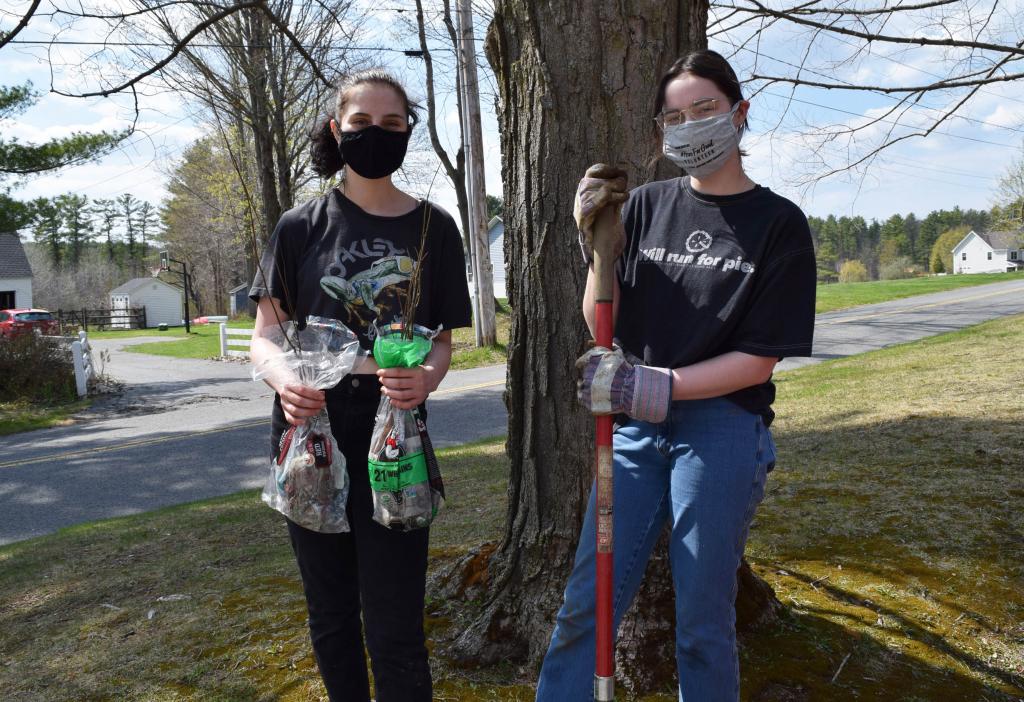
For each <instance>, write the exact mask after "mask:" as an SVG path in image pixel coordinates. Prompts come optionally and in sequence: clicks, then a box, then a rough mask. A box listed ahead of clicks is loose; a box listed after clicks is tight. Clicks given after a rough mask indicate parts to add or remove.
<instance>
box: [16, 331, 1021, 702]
mask: <svg viewBox="0 0 1024 702" xmlns="http://www.w3.org/2000/svg"><path fill="white" fill-rule="evenodd" d="M1022 346H1024V317H1015V318H1011V319H1005V320H1000V321H996V322H991V323H987V324H984V325H980V326H978V327H975V328H972V329H969V330H965V331H963V332H958V333H955V334H949V335H945V336H942V337H936V338H932V339H928V340H925V341H921V342H916V343H914V344H908V345H906V346H903V347H896V348H892V349H887V350H884V351H880V352H876V353H871V354H866V355H864V356H861V357H856V358H850V359H844V360H840V361H834V362H830V363H826V364H822V365H819V366H814V367H810V368H805V369H802V370H799V371H794V372H790V373H784V374H781V375H780V376H779V377H778V382H779V401H778V403H777V406H776V409H777V411H778V414H779V419H778V420H777V423H776V425H775V426H774V427H773V430H774V432H775V436H776V441H777V444H778V449H779V451H778V453H779V463H778V468H777V469H776V471H775V472H773V473H772V474H771V477H770V480H769V486H768V495H767V497H766V500H765V503H764V504H763V505H762V506H761V509H760V510H759V512H758V515H757V518H756V521H755V524H754V527H753V529H752V532H751V537H750V542H749V545H748V549H747V553H748V557H749V559H750V561H751V563H752V565H753V567H754V569H755V570H756V571H757V572H758V573H759V574H760V575H761V576H762V577H764V578H765V579H766V580H768V582H770V583H771V584H772V586H773V587H774V588H775V590H776V592H777V594H778V596H779V598H780V600H781V601H782V602H783V603H784V604H785V605H786V607H787V612H786V614H785V616H784V617H783V619H782V620H781V622H780V623H779V625H778V626H776V627H774V628H772V629H770V630H768V631H762V632H759V633H757V634H756V635H750V636H747V637H746V638H745V639H744V640H742V641H741V668H742V676H743V682H742V699H743V700H745V701H747V702H769V701H774V700H778V701H791V702H803V701H808V702H810V701H816V700H828V701H833V700H834V701H837V702H843V701H846V700H851V701H852V700H872V701H873V700H885V701H886V702H888V701H890V700H902V701H906V702H912V701H915V700H918V701H919V700H934V701H936V702H938V701H941V702H946V701H947V700H949V701H952V700H957V701H960V700H970V701H979V702H981V701H983V700H988V701H989V702H996V701H997V700H998V701H1000V702H1010V700H1017V699H1019V698H1021V697H1024V624H1022V622H1024V595H1022V593H1024V516H1022V513H1021V510H1020V509H1019V505H1020V502H1021V498H1022V497H1024V478H1022V474H1021V468H1022V467H1024V440H1022V434H1021V432H1022V427H1024V394H1022V393H1021V392H1020V388H1021V387H1024V368H1022V366H1021V364H1020V363H1019V360H1017V359H1019V349H1020V348H1021V347H1022ZM442 460H443V464H444V466H445V470H446V481H447V483H448V486H449V494H450V496H451V498H450V500H449V502H448V505H447V508H446V509H447V511H446V513H445V515H444V516H443V518H442V519H440V520H439V521H438V522H437V524H436V527H435V528H434V529H433V530H432V553H433V555H434V558H435V567H444V566H445V565H446V564H447V563H450V561H451V558H453V557H454V556H456V555H458V554H461V553H464V552H465V551H466V550H467V549H469V548H471V547H473V546H476V545H478V544H480V543H481V542H483V541H488V540H494V539H496V538H499V537H500V534H501V528H502V520H503V518H504V505H503V502H502V498H503V495H504V489H505V483H506V480H505V475H506V473H505V464H504V451H503V441H502V440H492V441H489V442H482V443H478V444H475V445H470V446H465V447H459V448H457V449H450V450H447V451H444V452H442ZM474 494H487V495H489V496H490V497H491V499H490V500H488V501H487V502H486V503H485V504H481V503H480V501H479V500H474V499H471V498H470V495H474ZM176 595H177V596H183V597H175V596H176ZM161 598H163V599H161ZM447 624H448V622H447V621H446V620H444V619H438V618H431V619H430V620H428V632H429V633H430V635H432V636H433V635H435V634H438V635H440V634H443V633H444V629H445V627H446V626H447ZM434 665H435V679H436V680H437V694H436V699H438V700H466V701H467V702H469V701H476V700H529V699H532V691H531V688H530V683H532V681H533V677H534V675H533V671H522V670H519V669H517V668H515V667H513V666H505V667H501V668H497V669H493V670H489V671H478V672H474V673H469V672H466V671H462V670H457V669H454V668H451V667H450V666H448V665H447V663H446V662H445V661H444V660H443V659H441V658H439V657H435V660H434ZM0 689H2V690H4V697H5V699H14V700H32V701H34V700H46V701H49V700H159V701H165V700H166V701H170V700H210V701H213V700H218V701H228V700H238V701H241V700H245V701H246V702H251V701H253V700H268V701H269V700H279V701H282V702H293V701H300V700H302V701H306V700H322V699H325V697H324V694H323V688H322V686H321V684H320V682H319V680H318V679H317V675H316V671H315V666H314V663H313V659H312V656H311V653H310V648H309V641H308V635H307V633H306V631H305V609H304V602H303V598H302V592H301V587H300V585H299V582H298V579H297V575H296V572H295V566H294V563H293V561H292V556H291V552H290V550H289V547H288V543H287V538H286V534H285V531H284V529H283V528H282V525H281V522H280V520H279V518H278V517H277V516H276V515H275V514H274V513H272V512H271V511H270V510H268V509H266V508H264V507H261V506H259V505H258V504H257V498H256V495H255V493H253V492H246V493H242V494H239V495H234V496H230V497H226V498H221V499H216V500H210V501H206V502H201V503H195V504H190V505H183V506H180V507H175V508H171V509H166V510H161V511H158V512H154V513H149V514H144V515H138V516H132V517H126V518H122V519H116V520H109V521H104V522H97V523H91V524H85V525H81V526H78V527H74V528H71V529H67V530H64V531H62V532H60V533H58V534H55V535H51V536H47V537H43V538H39V539H34V540H32V541H26V542H22V543H18V544H13V545H10V546H6V547H2V548H0ZM645 699H646V700H648V702H654V701H655V700H664V701H666V702H667V701H668V700H672V699H674V696H673V695H671V694H661V695H658V694H655V695H651V696H648V697H647V698H645Z"/></svg>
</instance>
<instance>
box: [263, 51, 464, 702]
mask: <svg viewBox="0 0 1024 702" xmlns="http://www.w3.org/2000/svg"><path fill="white" fill-rule="evenodd" d="M414 125H415V112H414V106H413V105H412V104H411V103H410V101H409V99H408V97H407V96H406V92H405V90H404V89H403V88H402V86H401V85H400V84H399V83H398V82H397V81H396V80H395V79H394V78H393V77H391V76H390V75H389V74H387V73H384V72H382V71H369V72H364V73H360V74H357V75H355V76H353V77H351V78H349V79H347V80H345V81H344V82H343V83H342V85H341V87H340V88H339V90H338V94H337V98H336V105H335V111H334V115H333V118H326V119H324V121H323V122H322V124H321V125H320V127H319V128H318V129H317V130H316V131H315V132H314V134H313V145H312V157H313V158H312V160H313V166H314V169H315V170H316V171H317V172H318V173H319V174H320V175H321V176H324V177H329V176H331V175H333V174H335V173H336V172H338V171H339V170H340V169H342V168H344V169H345V170H344V179H343V182H342V185H341V186H340V192H339V191H332V192H331V193H328V194H327V195H325V196H323V197H321V198H318V199H316V200H313V201H311V202H309V203H306V204H304V205H300V206H299V207H296V208H294V209H292V210H290V211H289V212H287V213H285V215H283V216H282V217H281V221H280V222H279V223H278V225H277V229H276V231H275V233H274V236H273V237H272V238H271V241H270V243H269V244H268V246H267V250H266V252H265V254H264V257H263V260H262V262H261V271H260V273H259V274H258V275H257V277H256V281H255V282H254V284H253V288H252V290H251V291H250V296H251V297H252V298H253V299H255V300H257V302H258V311H257V314H256V324H255V332H254V335H253V346H252V360H253V363H259V362H260V361H261V360H262V359H264V358H266V357H267V356H268V355H269V354H272V353H275V352H277V351H278V349H277V347H276V346H274V345H273V344H272V343H271V342H270V341H268V340H267V339H264V338H262V335H261V332H262V331H263V330H264V329H267V328H269V327H273V326H275V325H277V324H278V323H279V322H280V321H284V320H288V319H291V318H293V317H294V318H295V319H296V320H297V321H302V320H304V319H305V315H306V314H310V313H312V314H318V315H321V316H328V317H333V318H335V319H339V320H341V321H342V322H344V323H345V324H346V325H348V326H349V327H350V328H352V330H353V331H355V332H356V333H357V334H358V335H359V336H360V338H361V339H362V340H363V342H364V344H366V343H368V335H369V334H370V333H372V332H370V329H369V328H368V324H369V323H370V322H372V321H373V320H374V319H380V320H381V321H383V322H387V321H390V319H389V317H390V316H393V314H394V313H395V311H396V310H397V309H398V306H397V305H396V304H395V299H396V296H397V295H396V291H397V290H400V289H402V288H403V287H405V288H407V287H408V277H409V273H410V272H411V265H412V261H413V260H414V259H415V257H416V249H417V248H418V243H419V240H420V233H421V230H422V227H424V226H427V225H429V227H430V230H431V231H430V236H429V237H428V254H429V255H428V256H427V264H425V265H426V266H427V268H426V270H427V272H426V273H425V275H424V277H423V285H424V293H423V296H422V298H421V301H420V305H419V307H418V308H417V322H420V323H423V324H431V325H433V326H437V325H443V327H444V331H442V332H441V333H440V335H438V336H437V337H436V338H435V339H434V343H433V349H432V351H431V352H430V354H429V355H428V357H427V358H426V360H425V361H424V363H423V364H422V365H421V366H419V367H416V368H409V369H403V368H391V369H378V368H377V366H376V364H375V363H374V362H373V360H372V358H367V359H365V360H364V361H363V363H362V365H361V366H360V367H359V368H357V369H356V370H355V371H354V373H353V375H350V376H348V377H346V378H345V379H344V380H343V381H342V382H341V383H340V384H339V385H338V387H336V388H332V389H330V390H327V391H320V390H314V389H312V388H308V387H304V386H303V385H301V384H299V383H297V382H295V381H294V380H289V379H287V378H275V379H270V380H268V381H267V382H268V384H269V385H270V386H271V387H272V388H273V389H274V391H275V393H276V395H275V402H274V422H273V437H272V441H271V443H272V445H273V446H274V447H276V445H277V444H276V442H277V439H278V437H280V435H281V432H282V431H283V430H284V428H285V427H286V426H287V424H293V425H301V424H303V423H304V422H305V421H307V420H308V419H309V418H311V417H314V416H315V415H317V414H318V413H319V412H320V411H321V409H322V408H323V407H325V406H326V407H327V411H328V415H329V417H330V422H331V429H332V432H333V434H334V436H335V438H336V439H337V442H338V445H339V448H340V449H341V451H342V453H343V454H344V455H345V458H346V461H347V469H348V474H349V481H350V482H349V498H348V509H347V512H348V521H349V525H350V528H351V532H348V533H342V534H325V533H318V532H314V531H310V530H308V529H305V528H303V527H301V526H298V525H296V524H295V523H293V522H291V521H288V532H289V536H290V539H291V544H292V548H293V550H294V552H295V557H296V560H297V561H298V566H299V571H300V573H301V576H302V584H303V589H304V590H305V595H306V603H307V606H308V610H309V629H310V635H311V638H312V643H313V651H314V654H315V656H316V661H317V665H318V667H319V669H320V673H321V676H322V677H323V680H324V684H325V686H326V688H327V692H328V694H329V696H330V699H331V700H333V701H335V702H340V701H342V700H345V701H346V702H348V701H350V700H351V701H353V702H368V700H369V699H370V690H369V682H368V675H367V670H366V660H365V655H364V638H363V628H364V625H365V632H366V636H365V650H368V651H369V654H370V663H371V665H372V667H373V673H374V681H375V689H376V699H377V700H378V701H379V702H427V701H428V700H430V699H431V697H432V690H431V679H430V666H429V663H428V660H427V649H426V646H425V638H424V632H423V604H424V590H425V581H426V568H427V543H428V533H429V530H428V529H418V530H415V531H409V532H401V531H394V530H391V529H388V528H386V527H384V526H381V525H380V524H378V523H376V522H374V521H373V520H372V513H373V508H372V500H371V494H370V486H369V480H368V475H367V464H366V459H367V453H368V451H369V444H370V436H371V432H372V429H373V423H374V416H375V412H376V409H377V404H378V401H379V400H380V396H381V394H384V395H387V396H388V397H389V398H391V400H392V403H393V404H394V405H395V406H396V407H399V408H402V409H409V408H413V407H416V406H419V405H421V404H422V403H423V402H424V401H425V400H426V398H427V396H428V395H430V393H431V392H432V391H433V390H435V389H436V388H437V386H438V384H440V382H441V380H442V378H444V376H445V373H447V371H448V366H449V362H450V360H451V331H450V330H451V329H452V328H455V327H460V326H467V325H468V324H469V321H470V316H469V295H468V289H467V285H466V278H465V268H464V262H463V261H464V259H463V255H462V246H461V241H460V240H459V235H458V231H457V230H456V229H455V227H454V222H453V221H452V220H451V218H450V217H448V216H447V215H446V214H445V213H444V212H443V211H441V210H439V209H438V208H435V207H434V206H433V205H431V204H430V203H426V202H421V201H418V200H416V199H415V198H413V197H411V196H410V195H408V194H406V193H404V192H402V191H401V190H399V189H398V188H396V187H395V185H394V184H393V183H392V180H391V174H392V173H393V172H394V171H396V170H397V169H398V168H399V167H400V166H401V164H402V161H403V159H404V157H405V153H406V146H407V144H408V141H409V136H410V132H411V130H412V127H413V126H414ZM428 215H429V217H428Z"/></svg>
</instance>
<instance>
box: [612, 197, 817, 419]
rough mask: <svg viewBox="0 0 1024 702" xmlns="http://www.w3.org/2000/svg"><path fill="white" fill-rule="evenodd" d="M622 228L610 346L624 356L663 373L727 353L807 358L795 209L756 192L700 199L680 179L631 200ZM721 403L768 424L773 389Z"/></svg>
mask: <svg viewBox="0 0 1024 702" xmlns="http://www.w3.org/2000/svg"><path fill="white" fill-rule="evenodd" d="M623 220H624V222H625V227H626V236H627V246H626V250H625V252H624V253H623V255H622V258H621V259H620V260H619V262H618V267H617V274H618V278H619V284H620V286H621V296H620V298H619V312H618V317H617V319H616V326H615V338H616V342H617V343H618V344H619V345H620V346H622V348H624V349H625V350H626V351H628V352H629V353H631V354H632V355H634V356H636V357H638V358H640V359H642V360H643V362H644V363H645V364H647V365H652V366H659V367H667V368H678V367H680V366H687V365H690V364H693V363H697V362H699V361H703V360H706V359H708V358H712V357H714V356H719V355H721V354H723V353H727V352H729V351H742V352H744V353H749V354H752V355H755V356H771V357H777V358H783V357H785V356H809V355H811V341H812V337H813V334H814V296H815V284H816V270H815V262H814V248H813V245H812V243H811V234H810V230H809V228H808V226H807V219H806V217H804V214H803V212H801V211H800V208H798V207H797V206H796V205H794V204H793V203H792V202H790V201H789V200H787V199H786V198H784V197H781V196H780V195H777V194H775V193H773V192H772V191H771V190H769V189H767V188H763V187H761V186H757V187H755V188H754V189H753V190H749V191H747V192H745V193H740V194H738V195H727V196H713V195H705V194H703V193H697V192H695V191H694V190H693V189H692V188H691V187H690V184H689V178H687V177H683V178H674V179H671V180H665V181H659V182H655V183H649V184H647V185H644V186H641V187H639V188H637V189H636V190H634V191H633V192H632V193H630V197H629V200H628V202H627V203H626V206H625V207H624V209H623ZM728 398H729V399H730V400H732V401H734V402H736V404H738V405H740V406H741V407H743V408H745V409H747V410H749V411H751V412H756V413H759V414H761V415H762V416H763V417H764V419H765V423H766V424H770V423H771V421H772V419H773V417H774V413H773V412H772V410H771V404H772V402H773V401H774V400H775V386H774V384H773V383H772V382H771V381H768V382H766V383H764V384H762V385H758V386H754V387H750V388H744V389H743V390H739V391H737V392H734V393H731V394H730V395H728Z"/></svg>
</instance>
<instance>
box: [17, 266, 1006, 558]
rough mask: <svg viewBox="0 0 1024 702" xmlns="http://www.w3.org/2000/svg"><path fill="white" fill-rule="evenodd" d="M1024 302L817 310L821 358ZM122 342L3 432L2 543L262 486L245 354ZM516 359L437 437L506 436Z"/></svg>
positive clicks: (939, 301)
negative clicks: (93, 380)
mask: <svg viewBox="0 0 1024 702" xmlns="http://www.w3.org/2000/svg"><path fill="white" fill-rule="evenodd" d="M1022 313H1024V278H1022V279H1021V280H1018V281H1010V282H1005V283H997V284H993V285H985V286H979V287H975V288H968V289H961V290H956V291H950V292H943V293H935V294H931V295H922V296H918V297H912V298H907V299H904V300H896V301H892V302H885V303H881V304H877V305H869V306H865V307H858V308H853V309H849V310H844V311H840V312H830V313H827V314H822V315H819V316H818V318H817V322H816V327H815V340H814V352H815V355H814V357H813V358H810V359H803V358H793V359H785V360H784V361H783V362H782V363H781V364H780V366H779V370H780V371H785V370H789V369H792V368H797V367H800V366H803V365H807V364H809V363H817V362H820V361H824V360H828V359H832V358H841V357H843V356H849V355H851V354H856V353H862V352H865V351H871V350H875V349H878V348H882V347H885V346H891V345H893V344H899V343H905V342H907V341H913V340H916V339H920V338H923V337H926V336H931V335H934V334H940V333H944V332H948V331H953V330H956V329H961V328H963V327H967V326H970V325H973V324H977V323H980V322H983V321H986V320H989V319H994V318H997V317H1002V316H1006V315H1013V314H1022ZM144 340H145V339H138V338H136V339H131V340H130V341H127V340H118V341H100V340H97V341H95V342H94V344H93V346H94V348H95V349H97V350H100V349H106V350H109V351H110V354H111V355H110V363H109V368H108V371H109V373H110V374H111V375H112V376H114V377H116V378H118V379H120V380H122V381H123V382H124V383H125V384H126V390H125V393H124V395H123V396H122V397H121V398H115V399H113V400H105V401H102V402H99V403H97V405H96V408H95V410H94V411H91V412H89V413H86V414H85V415H83V417H82V421H81V422H80V423H78V424H75V425H73V426H68V427H55V428H52V429H44V430H39V431H34V432H26V433H23V434H16V435H13V436H6V437H3V438H0V447H2V450H0V455H2V456H3V457H4V458H3V459H0V544H3V543H10V542H13V541H18V540H22V539H27V538H31V537H33V536H38V535H41V534H47V533H50V532H52V531H55V530H57V529H59V528H61V527H64V526H68V525H72V524H77V523H79V522H83V521H90V520H94V519H100V518H104V517H113V516H119V515H124V514H131V513H136V512H144V511H147V510H151V509H155V508H158V507H162V506H166V505H173V504H179V503H182V502H189V501H192V500H198V499H202V498H207V497H213V496H217V495H225V494H230V493H233V492H236V491H238V490H241V489H245V488H254V487H257V486H259V485H261V484H262V480H263V477H264V472H265V470H266V460H267V459H266V456H267V454H268V453H269V446H268V441H269V439H268V432H269V421H268V415H269V409H270V403H271V394H270V391H269V389H268V388H266V386H265V385H263V384H258V383H254V382H252V381H251V380H249V376H248V373H249V368H248V366H247V365H245V364H242V363H231V362H220V361H197V360H187V359H176V358H168V357H163V356H147V355H142V354H133V353H127V352H124V351H121V350H120V348H121V347H122V346H124V345H125V344H126V343H141V342H142V341H144ZM504 387H505V367H504V366H489V367H485V368H478V369H474V370H468V371H453V372H452V373H449V374H448V377H447V378H446V379H445V382H444V383H443V384H442V386H441V387H440V388H439V389H438V391H437V392H435V393H434V394H433V395H432V396H431V400H430V416H431V436H432V438H433V439H434V443H435V445H436V446H438V447H445V446H451V445H454V444H458V443H462V442H466V441H472V440H475V439H480V438H484V437H489V436H497V435H501V434H504V433H505V429H506V414H505V407H504V404H503V402H502V392H503V391H504Z"/></svg>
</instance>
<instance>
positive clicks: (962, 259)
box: [960, 251, 967, 261]
mask: <svg viewBox="0 0 1024 702" xmlns="http://www.w3.org/2000/svg"><path fill="white" fill-rule="evenodd" d="M960 260H961V261H966V260H967V252H966V251H964V252H963V253H962V254H960Z"/></svg>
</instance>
